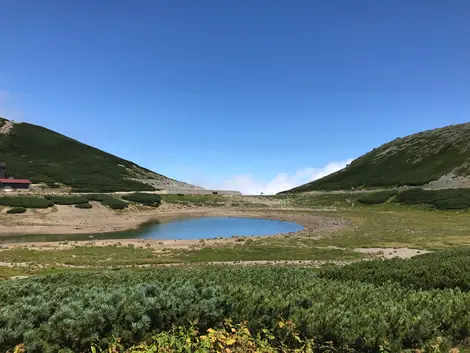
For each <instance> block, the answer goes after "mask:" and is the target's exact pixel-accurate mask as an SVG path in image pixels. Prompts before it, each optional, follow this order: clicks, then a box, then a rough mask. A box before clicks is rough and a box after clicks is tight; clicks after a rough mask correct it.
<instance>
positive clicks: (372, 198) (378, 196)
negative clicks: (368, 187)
mask: <svg viewBox="0 0 470 353" xmlns="http://www.w3.org/2000/svg"><path fill="white" fill-rule="evenodd" d="M397 193H398V191H396V190H386V191H378V192H372V193H369V194H365V195H363V196H361V197H359V198H358V199H357V201H358V202H360V203H363V204H367V205H377V204H381V203H385V202H387V201H388V199H390V198H391V197H393V196H395V195H396V194H397Z"/></svg>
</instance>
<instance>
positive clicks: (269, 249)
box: [174, 239, 364, 262]
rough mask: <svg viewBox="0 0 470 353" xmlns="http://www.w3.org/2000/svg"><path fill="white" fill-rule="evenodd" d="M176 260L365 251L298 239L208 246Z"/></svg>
mask: <svg viewBox="0 0 470 353" xmlns="http://www.w3.org/2000/svg"><path fill="white" fill-rule="evenodd" d="M174 256H175V258H176V259H179V260H181V261H189V262H209V261H257V260H260V261H262V260H266V261H289V260H293V261H295V260H318V261H332V260H355V259H360V258H361V257H363V256H364V254H360V253H358V252H354V251H349V250H342V249H332V248H315V247H306V246H304V244H302V243H301V242H298V241H292V242H288V241H287V240H286V239H285V242H284V243H283V244H282V243H277V242H269V241H268V242H261V241H254V242H250V243H247V244H236V245H229V246H220V247H207V248H202V249H200V250H195V251H189V250H187V251H183V252H182V253H180V254H179V255H177V254H175V255H174Z"/></svg>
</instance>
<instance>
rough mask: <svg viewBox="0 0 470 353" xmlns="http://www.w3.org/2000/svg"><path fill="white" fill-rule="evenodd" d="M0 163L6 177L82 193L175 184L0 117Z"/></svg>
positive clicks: (82, 146) (39, 129)
mask: <svg viewBox="0 0 470 353" xmlns="http://www.w3.org/2000/svg"><path fill="white" fill-rule="evenodd" d="M7 125H10V128H8V129H5V127H6V126H7ZM0 161H2V162H6V164H7V176H13V177H15V178H27V179H30V180H31V181H32V182H33V183H39V182H45V183H48V184H53V183H61V184H65V185H68V186H71V187H72V189H73V190H75V191H82V192H86V191H91V192H111V191H133V190H140V191H143V190H154V189H155V188H154V187H153V186H151V185H149V184H148V183H147V182H153V181H156V182H157V183H158V182H162V183H168V184H178V183H179V182H177V181H176V180H172V179H169V178H167V177H165V176H163V175H160V174H157V173H154V172H152V171H150V170H148V169H145V168H142V167H140V166H138V165H135V164H134V163H132V162H130V161H127V160H124V159H122V158H119V157H116V156H114V155H112V154H109V153H106V152H103V151H101V150H98V149H96V148H94V147H91V146H88V145H85V144H83V143H80V142H78V141H76V140H73V139H71V138H69V137H66V136H64V135H61V134H58V133H56V132H54V131H51V130H48V129H46V128H43V127H41V126H36V125H32V124H28V123H20V124H18V123H14V124H11V122H9V121H8V120H5V119H2V118H0ZM181 184H183V183H181ZM183 185H187V184H183Z"/></svg>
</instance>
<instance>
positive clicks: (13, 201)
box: [0, 196, 54, 208]
mask: <svg viewBox="0 0 470 353" xmlns="http://www.w3.org/2000/svg"><path fill="white" fill-rule="evenodd" d="M0 205H2V206H10V207H24V208H48V207H51V206H53V205H54V202H52V201H50V200H46V199H44V198H42V197H34V196H4V197H0Z"/></svg>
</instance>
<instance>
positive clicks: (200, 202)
mask: <svg viewBox="0 0 470 353" xmlns="http://www.w3.org/2000/svg"><path fill="white" fill-rule="evenodd" d="M161 197H162V199H163V201H165V202H167V203H175V204H180V205H195V206H211V207H217V206H224V205H226V203H227V201H228V200H227V197H225V196H223V195H183V194H176V195H174V194H166V195H165V194H164V195H161Z"/></svg>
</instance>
